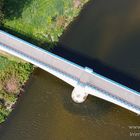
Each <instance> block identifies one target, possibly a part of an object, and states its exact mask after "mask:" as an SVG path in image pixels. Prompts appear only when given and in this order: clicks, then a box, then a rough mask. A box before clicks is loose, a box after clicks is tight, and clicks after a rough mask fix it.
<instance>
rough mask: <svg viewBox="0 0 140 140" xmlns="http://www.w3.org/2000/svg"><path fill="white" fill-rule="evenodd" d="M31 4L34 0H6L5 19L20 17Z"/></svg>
mask: <svg viewBox="0 0 140 140" xmlns="http://www.w3.org/2000/svg"><path fill="white" fill-rule="evenodd" d="M31 2H32V0H4V14H5V17H6V18H7V19H13V18H18V17H20V16H21V14H22V11H23V8H24V6H25V5H27V4H30V3H31ZM7 7H8V8H7Z"/></svg>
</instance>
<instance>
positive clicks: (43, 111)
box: [0, 0, 140, 140]
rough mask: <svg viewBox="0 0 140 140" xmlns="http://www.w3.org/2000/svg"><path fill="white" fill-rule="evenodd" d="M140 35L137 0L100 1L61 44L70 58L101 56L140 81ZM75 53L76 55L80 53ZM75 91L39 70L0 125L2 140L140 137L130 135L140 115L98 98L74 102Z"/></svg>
mask: <svg viewBox="0 0 140 140" xmlns="http://www.w3.org/2000/svg"><path fill="white" fill-rule="evenodd" d="M139 37H140V1H139V0H135V1H134V0H96V1H91V2H90V3H89V4H88V5H87V6H86V7H85V8H84V9H83V11H82V13H81V15H80V16H79V17H78V18H77V20H76V21H75V22H74V23H73V24H71V26H70V27H69V29H68V30H67V31H66V32H65V33H64V35H63V36H62V38H61V39H60V43H61V45H64V46H65V47H67V48H68V50H65V52H67V55H66V57H67V58H69V59H73V60H74V61H76V62H77V63H80V62H81V58H82V57H83V58H85V59H87V60H85V59H84V60H85V62H84V60H83V61H82V63H83V64H82V63H81V65H83V66H84V65H88V64H89V63H92V62H95V60H94V59H97V60H98V61H100V64H103V65H108V66H110V67H111V68H113V69H115V70H119V71H120V72H124V73H126V74H128V75H131V76H132V78H137V79H138V80H139V79H140V55H139V52H140V41H139ZM60 48H61V47H60ZM68 52H71V53H68ZM73 52H76V53H73ZM56 53H59V51H58V50H57V51H56ZM72 53H73V54H77V56H76V58H73V56H72ZM80 56H81V57H80ZM92 60H93V61H92ZM88 62H89V63H88ZM93 65H94V64H93ZM90 66H91V67H92V65H91V64H90ZM92 68H93V67H92ZM100 68H101V67H100ZM105 68H106V67H105ZM96 69H97V70H98V68H96ZM104 73H108V69H105V72H104ZM118 75H119V74H118ZM116 77H117V76H116ZM130 81H131V80H130ZM132 84H133V83H132ZM72 90H73V88H72V87H70V86H69V85H67V84H66V83H64V82H62V81H61V80H59V79H57V78H55V77H54V76H52V75H50V74H49V73H47V72H45V71H43V70H40V69H37V70H36V71H35V73H34V75H33V77H32V79H31V81H30V83H29V85H28V87H27V90H26V92H25V94H24V95H23V96H22V97H21V98H20V99H19V102H18V104H17V106H16V109H15V110H14V111H13V113H12V114H11V116H10V117H9V119H8V120H7V121H6V123H4V124H3V125H2V126H1V128H0V140H104V139H106V140H137V139H140V137H131V136H130V132H138V131H135V130H131V129H129V126H131V125H140V117H139V116H137V115H136V114H134V113H132V112H129V111H127V110H125V109H123V108H120V107H118V106H116V105H113V104H111V103H108V102H106V101H103V100H101V99H98V98H95V97H88V99H87V101H86V102H85V103H83V104H75V103H74V102H73V101H72V100H71V97H70V96H71V92H72Z"/></svg>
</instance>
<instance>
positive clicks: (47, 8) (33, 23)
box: [0, 0, 88, 123]
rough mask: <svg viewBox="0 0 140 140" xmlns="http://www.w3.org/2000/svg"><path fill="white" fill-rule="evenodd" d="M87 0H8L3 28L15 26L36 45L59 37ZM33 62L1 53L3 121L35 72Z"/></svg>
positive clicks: (52, 42) (18, 31) (5, 2)
mask: <svg viewBox="0 0 140 140" xmlns="http://www.w3.org/2000/svg"><path fill="white" fill-rule="evenodd" d="M87 1H88V0H58V1H56V0H50V1H48V0H45V1H44V0H34V1H33V0H31V1H26V0H24V1H19V0H14V1H13V0H5V1H4V8H3V9H4V14H5V18H4V21H3V23H4V24H3V28H6V29H10V30H13V31H14V32H17V33H20V34H22V35H24V36H26V37H28V38H30V42H32V40H38V43H37V45H41V44H49V45H47V46H46V49H49V48H50V47H52V46H53V45H54V44H56V43H57V42H58V40H59V37H60V36H61V35H62V33H63V31H64V30H65V29H66V28H67V26H68V25H69V23H70V22H71V21H72V20H73V19H74V18H75V17H76V16H77V15H78V14H79V12H80V10H81V8H82V7H83V5H84V4H85V3H86V2H87ZM33 70H34V67H33V65H31V64H29V63H26V62H24V61H22V60H19V59H17V58H15V57H11V56H10V55H7V54H4V53H2V52H1V53H0V123H1V122H3V121H4V120H5V119H6V118H7V116H8V115H9V113H10V112H11V111H12V109H13V108H12V107H13V105H14V104H15V103H16V101H17V99H18V96H19V93H20V91H21V90H23V89H22V87H23V85H24V84H25V83H26V81H27V80H28V79H29V77H30V74H31V73H32V72H33Z"/></svg>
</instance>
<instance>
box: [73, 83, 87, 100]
mask: <svg viewBox="0 0 140 140" xmlns="http://www.w3.org/2000/svg"><path fill="white" fill-rule="evenodd" d="M87 96H88V94H87V93H86V92H85V86H84V85H82V84H77V86H76V87H75V88H74V90H73V91H72V95H71V97H72V100H73V101H74V102H75V103H83V102H84V101H85V100H86V98H87Z"/></svg>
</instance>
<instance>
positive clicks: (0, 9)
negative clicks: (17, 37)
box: [0, 0, 4, 25]
mask: <svg viewBox="0 0 140 140" xmlns="http://www.w3.org/2000/svg"><path fill="white" fill-rule="evenodd" d="M3 17H4V14H3V0H0V25H1V24H2V22H3Z"/></svg>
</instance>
